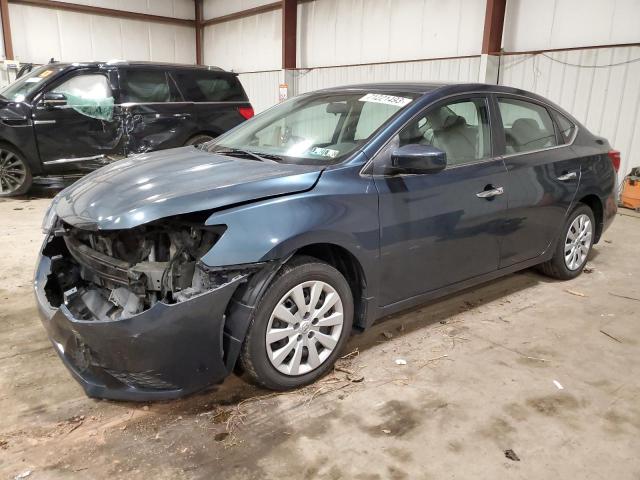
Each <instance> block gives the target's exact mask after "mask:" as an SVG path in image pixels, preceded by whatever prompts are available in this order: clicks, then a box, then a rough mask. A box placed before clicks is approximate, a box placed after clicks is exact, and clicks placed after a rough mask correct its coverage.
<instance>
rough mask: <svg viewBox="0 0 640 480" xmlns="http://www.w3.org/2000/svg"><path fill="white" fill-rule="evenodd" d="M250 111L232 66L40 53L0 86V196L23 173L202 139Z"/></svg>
mask: <svg viewBox="0 0 640 480" xmlns="http://www.w3.org/2000/svg"><path fill="white" fill-rule="evenodd" d="M251 116H253V108H252V107H251V104H250V103H249V100H248V98H247V95H246V93H245V91H244V89H243V88H242V85H241V84H240V82H239V80H238V78H237V76H236V74H234V73H232V72H226V71H224V70H222V69H219V68H217V67H196V66H187V65H175V64H161V63H148V62H121V61H118V62H95V63H50V64H48V65H43V66H41V67H38V68H37V69H35V70H33V71H32V72H30V73H29V74H27V75H25V76H23V77H21V78H19V79H18V80H16V81H15V82H14V83H12V84H11V85H9V86H7V87H6V88H4V89H3V90H2V91H0V197H2V196H10V195H20V194H24V193H25V192H27V190H29V188H30V187H31V183H32V180H33V177H35V176H46V175H67V174H78V173H84V172H86V171H90V170H94V169H96V168H98V167H100V166H102V165H104V164H105V163H108V162H110V161H111V160H114V159H119V158H123V157H126V156H128V155H131V154H136V153H144V152H148V151H153V150H162V149H166V148H173V147H179V146H183V145H194V144H197V143H202V142H205V141H208V140H210V139H212V138H214V137H216V136H218V135H220V134H221V133H224V132H226V131H227V130H229V129H231V128H233V127H235V126H236V125H238V124H239V123H241V122H243V121H244V120H246V119H248V118H250V117H251Z"/></svg>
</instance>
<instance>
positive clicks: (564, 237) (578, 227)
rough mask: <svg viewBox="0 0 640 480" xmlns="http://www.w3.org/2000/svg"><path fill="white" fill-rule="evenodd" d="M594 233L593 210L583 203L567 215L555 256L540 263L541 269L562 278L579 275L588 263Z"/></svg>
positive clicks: (552, 275) (551, 275)
mask: <svg viewBox="0 0 640 480" xmlns="http://www.w3.org/2000/svg"><path fill="white" fill-rule="evenodd" d="M594 235H595V220H594V216H593V211H592V210H591V209H590V208H589V207H588V206H587V205H585V204H582V203H581V204H579V205H578V206H576V208H574V209H573V211H572V212H571V214H570V215H569V216H568V217H567V220H566V221H565V224H564V228H563V230H562V233H561V237H560V240H559V241H558V245H557V246H556V251H555V253H554V255H553V258H551V260H549V261H548V262H545V263H543V264H542V265H540V270H542V272H543V273H545V274H546V275H549V276H550V277H553V278H557V279H560V280H569V279H571V278H575V277H577V276H578V275H580V273H582V270H583V269H584V266H585V265H586V263H587V258H588V256H589V252H590V251H591V247H592V246H593V239H594Z"/></svg>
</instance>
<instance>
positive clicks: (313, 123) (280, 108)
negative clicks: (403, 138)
mask: <svg viewBox="0 0 640 480" xmlns="http://www.w3.org/2000/svg"><path fill="white" fill-rule="evenodd" d="M416 97H417V95H416V94H413V93H389V94H386V93H384V94H382V93H367V92H349V93H320V94H311V95H304V96H300V97H296V98H294V99H291V100H289V101H287V102H284V103H282V104H279V105H277V106H275V107H273V108H271V109H269V110H267V111H266V112H264V113H263V114H261V115H258V116H257V117H254V118H253V119H251V120H249V121H248V122H245V123H243V124H242V125H240V126H239V127H237V128H235V129H234V130H232V131H231V132H229V133H228V134H226V135H223V136H221V137H219V138H218V139H217V140H216V141H215V142H213V143H210V144H208V147H207V148H208V149H209V150H210V151H212V152H221V153H224V151H225V150H227V151H228V150H229V149H236V150H238V149H241V150H245V151H250V152H253V153H257V154H262V155H270V156H271V157H274V156H275V157H276V158H277V159H278V160H280V161H283V162H288V163H305V164H331V163H337V162H339V161H340V160H341V159H343V158H344V157H345V156H347V155H349V154H351V153H352V152H354V151H355V150H356V149H357V148H359V147H360V146H361V145H363V144H364V143H365V142H367V140H369V138H371V136H372V135H373V134H374V132H375V131H376V130H378V129H379V128H380V127H381V126H382V125H383V124H384V123H386V122H387V121H389V119H390V118H391V117H392V116H394V115H395V114H397V113H398V112H399V111H400V110H401V109H402V108H404V107H405V106H406V105H408V104H409V103H411V102H412V101H413V100H414V99H415V98H416Z"/></svg>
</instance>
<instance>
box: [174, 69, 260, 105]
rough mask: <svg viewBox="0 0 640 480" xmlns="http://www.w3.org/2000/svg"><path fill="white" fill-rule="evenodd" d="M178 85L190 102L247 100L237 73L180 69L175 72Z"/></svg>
mask: <svg viewBox="0 0 640 480" xmlns="http://www.w3.org/2000/svg"><path fill="white" fill-rule="evenodd" d="M173 76H174V78H175V79H176V81H177V83H178V87H179V88H180V91H181V92H182V95H183V96H184V97H185V100H187V101H190V102H246V101H248V100H247V96H246V94H245V93H244V89H243V88H242V85H241V84H240V81H239V80H238V79H237V78H236V76H235V75H224V74H220V73H219V72H211V71H206V70H204V71H193V70H180V71H176V72H174V73H173Z"/></svg>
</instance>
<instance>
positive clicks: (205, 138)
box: [184, 133, 214, 147]
mask: <svg viewBox="0 0 640 480" xmlns="http://www.w3.org/2000/svg"><path fill="white" fill-rule="evenodd" d="M213 138H214V137H212V136H211V135H206V134H204V133H201V134H199V135H195V136H193V137H191V138H190V139H189V140H187V141H186V143H185V144H184V146H185V147H188V146H189V145H200V144H201V143H207V142H209V141H211V140H213Z"/></svg>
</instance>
